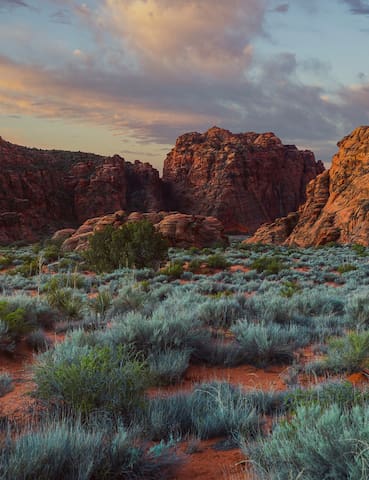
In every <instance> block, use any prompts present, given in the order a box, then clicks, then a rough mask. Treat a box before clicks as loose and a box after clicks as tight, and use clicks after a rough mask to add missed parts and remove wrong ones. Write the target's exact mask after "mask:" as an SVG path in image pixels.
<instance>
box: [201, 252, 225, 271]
mask: <svg viewBox="0 0 369 480" xmlns="http://www.w3.org/2000/svg"><path fill="white" fill-rule="evenodd" d="M206 265H207V266H208V267H209V268H227V267H228V265H229V264H228V261H227V259H226V258H225V256H224V255H220V254H219V253H216V254H214V255H210V257H208V258H207V259H206Z"/></svg>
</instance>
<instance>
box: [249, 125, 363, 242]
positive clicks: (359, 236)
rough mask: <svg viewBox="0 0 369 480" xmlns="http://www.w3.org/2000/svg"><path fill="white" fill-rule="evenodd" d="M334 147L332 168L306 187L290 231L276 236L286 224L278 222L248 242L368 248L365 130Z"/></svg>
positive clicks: (286, 229)
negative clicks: (335, 151) (354, 245)
mask: <svg viewBox="0 0 369 480" xmlns="http://www.w3.org/2000/svg"><path fill="white" fill-rule="evenodd" d="M338 147H339V151H338V153H337V154H336V155H335V156H334V157H333V161H332V167H331V168H330V169H329V170H328V171H326V172H324V173H322V174H321V175H319V176H318V177H317V178H316V179H315V180H313V181H312V182H311V183H310V184H309V186H308V189H307V201H306V203H305V204H304V205H302V206H301V208H300V209H299V212H298V214H297V217H296V222H295V225H294V226H293V228H292V229H291V230H289V229H288V228H285V233H286V235H285V236H283V235H279V234H278V233H277V232H281V231H282V230H283V227H281V225H285V224H286V223H287V219H284V218H281V219H279V220H278V221H277V222H275V223H272V224H270V225H264V226H263V227H261V228H260V230H259V231H257V232H256V234H255V235H254V237H253V238H251V239H250V240H249V242H255V241H258V242H262V243H286V244H288V245H298V246H302V247H305V246H309V245H323V244H325V243H328V242H337V243H360V244H362V245H369V126H367V127H359V128H357V129H356V130H354V131H353V132H352V133H351V134H350V135H348V136H347V137H345V138H343V140H341V141H340V142H339V143H338Z"/></svg>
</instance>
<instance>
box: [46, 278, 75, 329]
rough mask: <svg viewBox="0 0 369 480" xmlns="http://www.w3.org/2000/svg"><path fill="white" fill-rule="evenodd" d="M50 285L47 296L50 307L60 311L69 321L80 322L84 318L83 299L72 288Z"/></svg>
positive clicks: (55, 284) (52, 283)
mask: <svg viewBox="0 0 369 480" xmlns="http://www.w3.org/2000/svg"><path fill="white" fill-rule="evenodd" d="M50 283H51V284H50V286H49V287H48V291H47V295H46V298H47V301H48V302H49V305H50V306H51V307H53V308H56V309H57V310H59V312H61V313H62V314H63V315H65V316H66V317H67V320H80V319H81V318H82V316H83V309H84V302H83V299H82V298H81V297H80V296H78V295H77V294H76V292H74V291H73V290H72V289H71V288H60V287H58V284H57V283H54V282H50Z"/></svg>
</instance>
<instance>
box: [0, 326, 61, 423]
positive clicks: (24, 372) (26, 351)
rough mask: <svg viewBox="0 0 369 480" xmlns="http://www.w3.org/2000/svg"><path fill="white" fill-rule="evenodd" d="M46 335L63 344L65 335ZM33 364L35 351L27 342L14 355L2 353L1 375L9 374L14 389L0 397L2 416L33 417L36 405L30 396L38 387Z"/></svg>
mask: <svg viewBox="0 0 369 480" xmlns="http://www.w3.org/2000/svg"><path fill="white" fill-rule="evenodd" d="M45 335H46V336H47V338H48V339H49V340H51V341H52V342H53V343H55V342H62V341H63V340H64V338H65V334H64V333H62V334H56V333H55V332H45ZM33 362H34V355H33V351H32V350H31V348H30V347H29V346H28V345H27V344H26V342H25V340H22V341H21V342H20V343H19V344H18V345H17V350H16V352H15V353H14V354H13V355H6V354H4V353H0V373H8V374H9V375H10V376H11V377H12V380H13V387H14V388H13V390H12V391H11V392H9V393H7V394H6V395H4V396H3V397H0V416H7V417H8V418H9V419H12V420H24V419H25V418H27V417H28V416H32V412H31V407H32V406H34V405H35V403H36V400H35V399H33V398H32V397H31V396H30V395H29V394H30V393H31V392H32V391H33V390H34V389H35V387H36V384H35V383H34V382H33V378H32V377H33V375H32V372H31V365H32V364H33Z"/></svg>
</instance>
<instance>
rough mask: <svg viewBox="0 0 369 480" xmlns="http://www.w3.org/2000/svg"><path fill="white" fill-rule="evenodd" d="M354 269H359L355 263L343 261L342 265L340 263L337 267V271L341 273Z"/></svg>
mask: <svg viewBox="0 0 369 480" xmlns="http://www.w3.org/2000/svg"><path fill="white" fill-rule="evenodd" d="M354 270H357V267H356V266H355V265H352V264H351V263H343V264H342V265H339V266H338V267H337V272H338V273H341V274H342V273H347V272H352V271H354Z"/></svg>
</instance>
